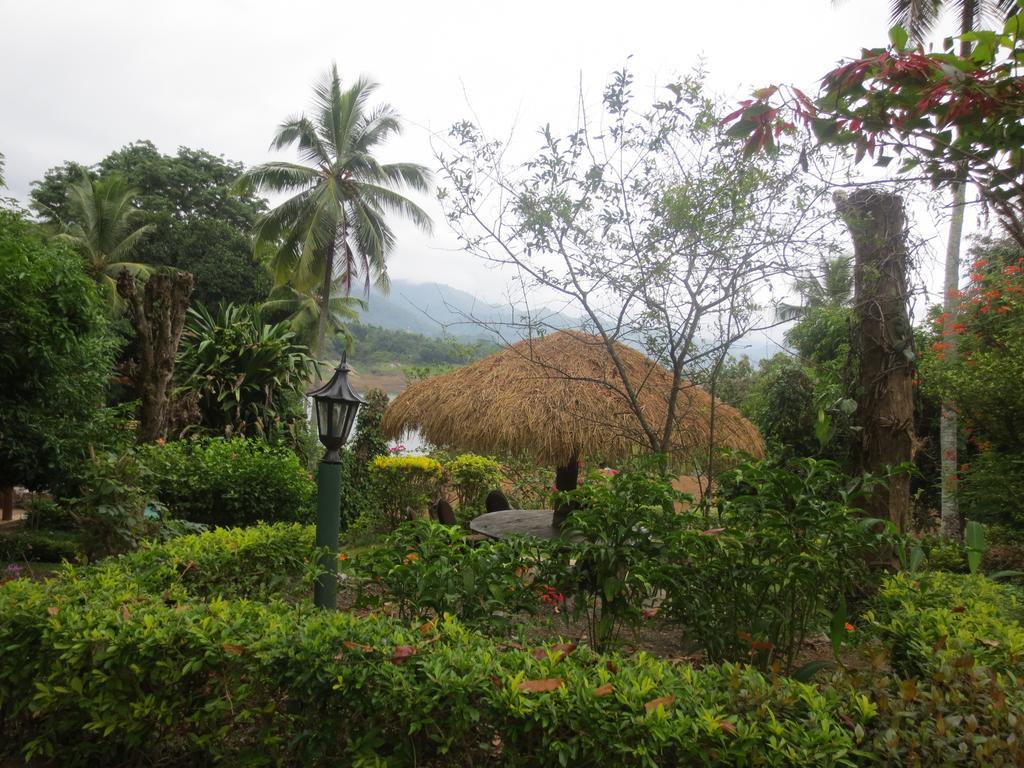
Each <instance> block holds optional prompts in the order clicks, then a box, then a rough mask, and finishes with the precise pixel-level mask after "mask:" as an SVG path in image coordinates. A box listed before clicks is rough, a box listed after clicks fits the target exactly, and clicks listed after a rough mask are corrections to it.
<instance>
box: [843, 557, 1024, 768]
mask: <svg viewBox="0 0 1024 768" xmlns="http://www.w3.org/2000/svg"><path fill="white" fill-rule="evenodd" d="M875 606H876V607H875V610H874V611H871V612H868V613H866V614H865V615H864V616H863V619H864V624H863V626H864V628H865V629H866V630H867V631H869V632H875V633H878V634H880V635H881V637H882V638H883V639H884V640H885V641H886V642H887V643H888V644H889V645H890V646H891V661H892V665H893V667H894V669H895V670H896V672H897V675H896V676H891V675H885V674H878V673H873V672H870V671H861V672H855V673H853V674H852V675H850V676H848V677H842V678H838V679H836V680H835V681H833V682H834V684H836V685H838V686H840V687H841V688H842V689H845V690H847V691H849V693H850V694H854V695H856V696H857V697H858V698H859V699H861V700H863V701H864V702H865V703H866V702H870V707H871V709H872V710H873V711H874V713H875V715H874V717H872V718H871V720H870V722H869V723H867V724H866V728H867V732H866V734H865V737H866V738H865V742H866V743H867V744H870V747H871V750H870V751H871V752H873V753H874V756H875V760H876V761H877V762H884V763H887V764H890V765H984V766H994V765H1003V766H1011V765H1020V764H1021V763H1022V762H1024V748H1022V744H1024V718H1021V717H1020V712H1021V711H1024V676H1022V672H1024V656H1022V653H1024V628H1022V627H1021V624H1020V621H1021V619H1022V618H1024V612H1022V607H1024V603H1022V600H1021V596H1020V593H1019V592H1017V591H1015V590H1013V589H1012V588H1008V587H1006V586H1004V585H999V584H996V583H994V582H992V581H990V580H988V579H985V578H983V577H981V576H970V575H961V574H952V573H942V572H934V573H923V574H910V573H901V574H897V575H895V576H893V577H891V578H889V579H888V580H886V582H885V584H884V585H883V587H882V589H881V591H880V592H879V594H878V595H877V597H876V599H875ZM865 706H867V704H865Z"/></svg>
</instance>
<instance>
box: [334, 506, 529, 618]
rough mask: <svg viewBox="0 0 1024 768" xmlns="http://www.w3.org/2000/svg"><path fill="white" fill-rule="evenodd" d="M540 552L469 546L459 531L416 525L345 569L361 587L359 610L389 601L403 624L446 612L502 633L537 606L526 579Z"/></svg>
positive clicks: (518, 545)
mask: <svg viewBox="0 0 1024 768" xmlns="http://www.w3.org/2000/svg"><path fill="white" fill-rule="evenodd" d="M546 549H547V548H546V547H545V542H539V541H536V540H527V539H522V538H519V539H511V540H507V541H500V542H482V543H480V544H478V545H477V546H470V544H469V543H468V542H467V541H466V537H465V534H464V533H463V532H462V531H461V530H459V529H458V528H451V527H448V526H444V525H438V524H437V523H433V522H431V521H429V520H415V521H412V522H407V523H402V525H400V526H399V527H398V529H397V530H396V531H395V532H394V533H393V534H392V535H391V536H389V537H388V538H387V539H386V540H385V541H384V542H383V544H381V545H380V546H378V547H373V548H372V549H370V550H368V551H366V552H362V553H359V554H355V555H353V556H352V557H351V558H348V559H346V560H344V561H343V563H344V566H343V567H344V570H345V572H346V574H347V575H349V576H351V577H353V578H355V579H356V580H357V581H358V583H359V586H360V589H359V599H358V604H360V605H364V606H365V605H369V606H373V607H380V606H381V605H383V604H384V603H390V604H392V605H393V606H394V607H395V608H397V610H398V614H399V616H400V617H402V618H403V619H404V620H412V619H414V618H417V619H424V618H430V617H439V616H443V615H444V614H446V613H450V614H452V615H454V616H456V617H458V618H459V619H460V620H462V621H464V622H465V623H467V624H471V625H473V626H475V627H487V628H501V627H504V626H506V625H507V624H509V622H510V621H512V620H513V619H515V618H516V616H515V615H516V614H518V613H519V612H521V611H528V612H532V611H533V610H534V609H535V608H536V607H537V606H538V605H539V604H540V600H539V597H540V593H539V592H538V591H537V588H536V585H534V584H533V583H532V579H531V577H530V575H529V574H530V569H531V568H533V567H535V566H537V564H538V563H539V562H540V561H541V559H542V557H543V556H544V554H545V553H546Z"/></svg>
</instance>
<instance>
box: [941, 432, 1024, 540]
mask: <svg viewBox="0 0 1024 768" xmlns="http://www.w3.org/2000/svg"><path fill="white" fill-rule="evenodd" d="M957 498H958V499H959V501H960V507H961V513H962V514H963V516H964V518H966V519H970V520H978V521H980V522H983V523H1001V524H1003V525H1006V526H1010V527H1013V528H1017V529H1024V456H1021V455H1020V454H1009V455H1007V454H1001V453H999V452H997V451H994V450H992V451H984V452H982V453H981V454H979V455H978V456H976V457H975V458H974V459H973V460H972V461H971V464H970V468H969V469H968V470H967V472H966V473H965V474H964V477H963V480H962V482H961V483H960V486H959V488H958V489H957Z"/></svg>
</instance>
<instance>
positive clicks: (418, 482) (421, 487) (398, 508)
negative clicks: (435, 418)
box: [370, 456, 441, 529]
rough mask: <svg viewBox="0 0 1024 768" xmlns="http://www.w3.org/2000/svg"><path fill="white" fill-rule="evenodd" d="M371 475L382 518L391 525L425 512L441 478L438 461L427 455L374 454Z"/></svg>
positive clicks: (396, 524) (393, 526)
mask: <svg viewBox="0 0 1024 768" xmlns="http://www.w3.org/2000/svg"><path fill="white" fill-rule="evenodd" d="M370 476H371V477H372V478H373V484H374V488H375V493H376V500H377V503H378V504H379V506H380V512H381V515H382V516H383V519H384V522H385V524H386V525H387V526H388V527H389V528H390V529H394V528H396V527H397V526H398V525H399V524H400V523H401V522H402V521H404V520H408V519H410V516H412V517H416V516H423V515H425V514H426V511H427V506H428V505H429V504H430V502H431V501H432V500H433V497H434V495H435V494H436V493H437V490H438V487H439V484H440V481H441V464H440V462H438V461H436V460H434V459H431V458H428V457H426V456H377V457H376V458H375V459H373V461H372V462H370Z"/></svg>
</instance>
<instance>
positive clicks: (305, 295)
mask: <svg viewBox="0 0 1024 768" xmlns="http://www.w3.org/2000/svg"><path fill="white" fill-rule="evenodd" d="M340 282H341V278H340V277H339V278H335V280H334V284H333V286H332V291H331V294H332V298H331V299H330V301H329V302H328V314H327V320H326V323H325V325H324V327H325V331H324V333H325V335H326V334H327V333H330V334H331V335H335V336H336V335H340V336H342V337H343V338H344V340H345V346H346V347H348V346H349V343H350V341H351V338H352V337H351V334H349V332H348V328H347V327H346V326H345V322H344V321H345V320H356V319H358V318H359V310H365V309H366V302H365V301H363V300H362V299H358V298H356V297H354V296H339V295H337V293H339V292H340V288H341V286H340ZM260 311H261V312H263V313H269V314H277V313H285V314H286V315H287V322H288V325H289V328H290V329H291V332H292V333H294V334H295V339H296V341H298V342H299V343H301V344H304V345H306V346H307V347H309V348H310V349H312V348H313V347H312V345H313V342H314V341H317V340H318V334H319V333H320V328H321V325H320V313H321V304H320V301H319V290H318V285H316V284H314V285H308V286H306V287H305V288H296V287H295V286H294V285H293V284H292V283H287V284H286V285H282V286H279V287H277V288H275V289H274V290H273V291H271V293H270V296H269V297H268V298H267V300H266V301H265V302H263V304H262V305H261V306H260ZM321 341H322V339H321Z"/></svg>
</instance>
